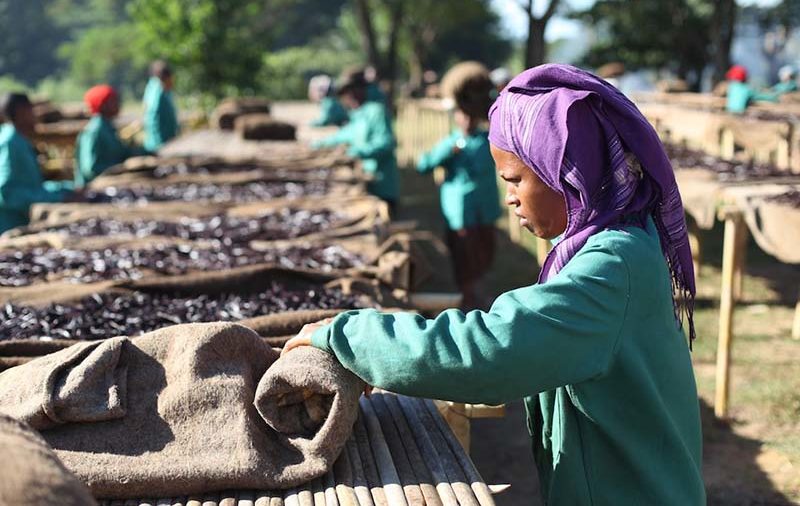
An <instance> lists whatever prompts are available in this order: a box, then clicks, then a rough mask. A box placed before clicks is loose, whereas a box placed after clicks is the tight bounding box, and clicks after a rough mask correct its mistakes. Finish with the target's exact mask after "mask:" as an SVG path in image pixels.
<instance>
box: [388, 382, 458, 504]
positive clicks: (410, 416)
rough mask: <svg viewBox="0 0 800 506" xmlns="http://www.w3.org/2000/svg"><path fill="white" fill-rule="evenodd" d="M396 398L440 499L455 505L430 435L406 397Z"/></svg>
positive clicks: (446, 476) (455, 502) (444, 502)
mask: <svg viewBox="0 0 800 506" xmlns="http://www.w3.org/2000/svg"><path fill="white" fill-rule="evenodd" d="M397 400H398V402H399V404H400V407H401V408H402V410H403V415H404V416H405V418H406V420H408V425H409V427H410V428H411V430H412V432H413V433H414V439H415V441H416V442H417V447H418V448H419V450H420V452H421V453H422V458H423V459H424V461H425V465H426V466H427V467H428V469H429V470H430V472H431V475H432V477H433V483H434V485H435V486H436V491H437V492H438V494H439V497H440V498H441V500H442V503H443V504H444V506H456V505H458V504H459V502H458V498H457V496H456V493H455V490H453V487H452V485H451V483H450V478H449V477H448V474H447V471H446V470H445V468H444V463H443V462H442V461H441V459H440V457H439V455H438V453H437V450H436V447H435V446H434V444H433V443H432V442H431V438H430V435H429V434H428V431H427V429H426V428H425V426H424V425H423V424H422V421H421V420H420V417H419V415H418V414H417V412H416V408H414V406H413V405H410V404H409V399H408V398H407V397H403V396H398V397H397Z"/></svg>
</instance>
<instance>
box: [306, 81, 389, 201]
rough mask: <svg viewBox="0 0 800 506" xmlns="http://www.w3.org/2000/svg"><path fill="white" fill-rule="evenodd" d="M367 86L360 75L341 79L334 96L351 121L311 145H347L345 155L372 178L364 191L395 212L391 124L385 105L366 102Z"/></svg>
mask: <svg viewBox="0 0 800 506" xmlns="http://www.w3.org/2000/svg"><path fill="white" fill-rule="evenodd" d="M368 85H369V83H367V80H366V78H365V77H364V73H363V72H361V71H349V72H345V73H344V74H343V75H342V77H341V78H340V80H339V83H338V84H337V86H336V93H337V95H338V96H339V99H340V100H341V102H342V104H343V105H344V106H345V107H346V108H347V109H348V110H350V121H349V122H348V123H347V124H346V125H345V126H343V127H342V128H340V129H339V131H338V132H336V133H335V134H333V135H332V136H330V137H328V138H326V139H322V140H320V141H317V142H316V143H315V144H314V145H315V146H316V147H330V146H338V145H346V146H347V153H348V154H349V155H350V156H353V157H355V158H359V159H361V161H362V168H363V170H364V172H366V173H367V174H370V175H371V176H372V177H373V180H372V181H370V182H369V183H368V184H367V191H369V193H370V194H372V195H375V196H376V197H378V198H380V199H382V200H384V201H386V202H387V203H388V204H389V207H390V209H394V207H395V205H396V203H397V198H398V196H399V194H400V174H399V173H398V171H397V158H396V157H395V146H396V143H395V138H394V132H393V131H392V122H391V119H390V117H389V114H388V112H387V111H386V106H385V105H383V104H382V103H380V102H376V101H371V100H368V98H367V88H368Z"/></svg>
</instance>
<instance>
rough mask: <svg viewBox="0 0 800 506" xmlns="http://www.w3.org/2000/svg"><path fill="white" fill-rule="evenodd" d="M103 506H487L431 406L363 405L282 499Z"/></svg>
mask: <svg viewBox="0 0 800 506" xmlns="http://www.w3.org/2000/svg"><path fill="white" fill-rule="evenodd" d="M100 504H101V505H103V506H167V505H169V506H178V505H180V506H459V505H460V506H493V505H494V500H493V498H492V495H491V492H490V491H489V488H488V486H487V485H486V484H485V483H484V482H483V479H482V478H481V477H480V475H479V474H478V472H477V470H476V469H475V466H474V465H473V463H472V461H471V460H470V458H469V457H468V456H467V454H466V453H465V452H464V450H463V449H462V448H461V446H460V445H459V443H458V441H457V440H456V437H455V436H454V435H453V433H452V432H451V431H450V428H449V427H448V426H447V424H446V423H445V421H444V419H443V418H442V417H441V416H440V415H439V412H438V411H437V408H436V406H435V404H434V403H433V401H430V400H422V399H415V398H411V397H405V396H400V395H394V394H388V393H373V394H372V396H370V397H363V396H362V398H361V416H360V417H359V419H358V421H357V422H356V424H355V427H354V429H353V435H352V436H351V437H350V439H349V440H348V442H347V445H346V447H345V449H344V450H343V452H342V455H341V456H340V457H339V459H338V460H337V461H336V463H335V464H334V466H333V469H332V470H331V471H329V472H328V473H327V474H326V475H324V476H323V477H321V478H317V479H315V480H313V481H311V482H309V483H307V484H305V485H304V486H301V487H297V488H293V489H289V490H282V491H254V490H230V491H224V492H214V493H209V494H206V495H202V496H192V497H177V498H163V499H136V500H113V501H101V502H100Z"/></svg>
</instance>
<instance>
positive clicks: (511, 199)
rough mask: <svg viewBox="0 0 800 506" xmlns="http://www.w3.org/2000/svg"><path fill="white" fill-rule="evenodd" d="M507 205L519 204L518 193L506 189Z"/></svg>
mask: <svg viewBox="0 0 800 506" xmlns="http://www.w3.org/2000/svg"><path fill="white" fill-rule="evenodd" d="M506 205H507V206H518V205H519V199H518V198H517V196H516V195H514V194H512V193H511V192H510V191H506Z"/></svg>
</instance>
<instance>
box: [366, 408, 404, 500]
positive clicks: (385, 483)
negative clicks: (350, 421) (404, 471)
mask: <svg viewBox="0 0 800 506" xmlns="http://www.w3.org/2000/svg"><path fill="white" fill-rule="evenodd" d="M359 403H360V405H361V413H362V414H363V415H364V425H365V426H366V429H367V434H368V436H369V441H370V447H371V448H372V455H373V456H374V457H375V463H376V464H377V466H378V475H379V477H380V480H381V492H382V494H381V495H384V497H385V500H386V501H387V503H388V504H390V505H391V506H408V503H407V502H406V496H405V493H403V487H402V485H401V484H400V476H399V475H398V473H397V469H395V466H394V462H393V459H392V454H391V452H390V451H389V446H388V445H387V444H386V437H385V436H384V434H383V431H382V430H381V424H380V421H379V420H378V416H377V415H376V414H375V410H374V409H373V408H372V403H371V402H370V400H369V399H367V398H366V397H364V396H362V397H361V399H360V401H359Z"/></svg>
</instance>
